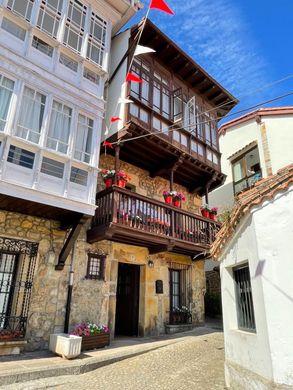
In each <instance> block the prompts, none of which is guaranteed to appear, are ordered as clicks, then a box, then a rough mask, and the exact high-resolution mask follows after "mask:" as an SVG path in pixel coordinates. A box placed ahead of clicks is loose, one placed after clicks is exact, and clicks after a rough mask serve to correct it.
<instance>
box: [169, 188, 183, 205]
mask: <svg viewBox="0 0 293 390" xmlns="http://www.w3.org/2000/svg"><path fill="white" fill-rule="evenodd" d="M172 198H173V206H175V207H181V202H184V201H185V195H184V194H183V192H177V191H173V192H172Z"/></svg>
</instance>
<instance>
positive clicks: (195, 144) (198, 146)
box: [191, 139, 204, 156]
mask: <svg viewBox="0 0 293 390" xmlns="http://www.w3.org/2000/svg"><path fill="white" fill-rule="evenodd" d="M191 150H192V152H195V153H197V154H199V155H200V156H203V155H204V148H203V146H202V144H200V143H199V142H197V141H195V140H193V139H192V140H191Z"/></svg>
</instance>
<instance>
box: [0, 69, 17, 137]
mask: <svg viewBox="0 0 293 390" xmlns="http://www.w3.org/2000/svg"><path fill="white" fill-rule="evenodd" d="M13 87H14V82H13V81H12V80H9V79H7V78H6V77H1V75H0V131H3V130H4V126H5V123H6V118H7V113H8V109H9V105H10V101H11V96H12V91H13Z"/></svg>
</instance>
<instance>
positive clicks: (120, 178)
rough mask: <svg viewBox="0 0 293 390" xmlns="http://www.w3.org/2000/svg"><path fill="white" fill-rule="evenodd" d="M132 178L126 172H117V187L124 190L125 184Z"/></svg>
mask: <svg viewBox="0 0 293 390" xmlns="http://www.w3.org/2000/svg"><path fill="white" fill-rule="evenodd" d="M130 179H131V178H130V176H129V175H128V174H127V173H126V172H124V171H118V172H117V186H118V187H121V188H124V187H125V184H126V183H127V182H128V181H129V180H130Z"/></svg>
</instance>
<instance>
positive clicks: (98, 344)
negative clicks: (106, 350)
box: [71, 322, 110, 351]
mask: <svg viewBox="0 0 293 390" xmlns="http://www.w3.org/2000/svg"><path fill="white" fill-rule="evenodd" d="M71 334H73V335H75V336H81V337H82V342H81V350H82V351H87V350H90V349H95V348H103V347H105V346H106V345H109V344H110V332H109V328H108V326H107V325H97V324H93V323H91V322H81V323H80V324H77V325H75V327H74V329H73V331H72V332H71Z"/></svg>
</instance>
